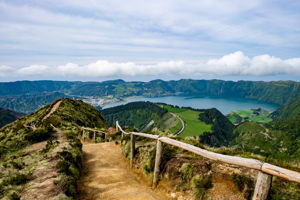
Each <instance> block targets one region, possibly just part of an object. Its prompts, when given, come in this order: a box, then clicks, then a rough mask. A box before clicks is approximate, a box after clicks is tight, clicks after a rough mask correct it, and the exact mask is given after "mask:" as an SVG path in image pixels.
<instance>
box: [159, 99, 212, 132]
mask: <svg viewBox="0 0 300 200" xmlns="http://www.w3.org/2000/svg"><path fill="white" fill-rule="evenodd" d="M161 105H162V106H163V107H164V108H166V109H167V110H168V111H170V112H172V113H175V114H176V115H178V116H179V117H180V118H181V119H182V120H183V121H184V124H185V129H184V131H183V132H182V133H181V134H180V135H179V137H189V136H201V135H202V134H203V133H204V132H209V133H211V132H212V130H211V126H212V125H211V124H206V123H205V122H203V121H200V120H199V114H200V112H199V111H197V110H192V109H188V108H178V107H173V106H171V105H164V104H161ZM177 124H178V125H177V126H176V127H174V128H172V129H171V131H172V132H175V133H176V132H177V131H178V130H180V128H181V126H182V125H181V123H180V121H179V122H178V123H177Z"/></svg>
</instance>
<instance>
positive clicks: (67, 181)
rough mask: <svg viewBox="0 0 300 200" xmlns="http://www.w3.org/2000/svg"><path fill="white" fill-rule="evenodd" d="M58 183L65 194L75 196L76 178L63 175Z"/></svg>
mask: <svg viewBox="0 0 300 200" xmlns="http://www.w3.org/2000/svg"><path fill="white" fill-rule="evenodd" d="M60 185H61V186H62V188H63V191H64V193H65V194H66V195H67V196H72V197H74V196H76V194H77V189H76V179H74V178H72V177H70V176H67V177H64V178H62V179H61V180H60Z"/></svg>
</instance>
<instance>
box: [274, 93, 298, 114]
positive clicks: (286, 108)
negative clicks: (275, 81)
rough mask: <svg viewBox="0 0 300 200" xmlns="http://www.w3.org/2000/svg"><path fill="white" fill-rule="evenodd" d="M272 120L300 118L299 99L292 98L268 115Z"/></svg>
mask: <svg viewBox="0 0 300 200" xmlns="http://www.w3.org/2000/svg"><path fill="white" fill-rule="evenodd" d="M270 116H271V117H272V118H274V119H288V118H292V117H299V116H300V97H298V98H294V99H292V100H290V101H289V102H287V103H286V104H284V105H283V106H281V107H280V108H278V109H277V110H276V111H275V112H273V113H272V114H271V115H270Z"/></svg>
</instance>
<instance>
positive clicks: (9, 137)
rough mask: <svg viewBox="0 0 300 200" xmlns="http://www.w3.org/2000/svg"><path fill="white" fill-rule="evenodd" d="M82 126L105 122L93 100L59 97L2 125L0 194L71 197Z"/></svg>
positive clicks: (2, 196)
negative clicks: (89, 102) (91, 103)
mask: <svg viewBox="0 0 300 200" xmlns="http://www.w3.org/2000/svg"><path fill="white" fill-rule="evenodd" d="M81 126H85V127H92V128H94V127H96V128H104V129H106V128H107V127H108V125H107V123H106V122H105V120H104V119H103V116H102V115H101V113H100V112H99V111H97V110H96V109H95V108H94V107H93V106H91V105H89V104H86V103H84V102H82V101H77V100H72V99H63V100H60V99H58V100H56V101H55V102H53V103H51V104H49V105H47V106H45V107H43V108H41V109H40V110H38V111H36V112H34V113H32V114H30V115H27V116H24V117H22V118H20V119H19V120H18V121H16V122H13V123H10V124H8V125H6V126H5V127H3V128H1V129H0V177H1V178H0V199H20V198H21V199H32V198H34V197H35V196H38V197H39V198H36V199H72V197H75V196H76V194H77V188H76V181H77V179H78V178H79V174H80V172H79V169H80V167H81V160H82V151H81V146H82V145H81V142H80V141H79V139H78V137H77V136H78V135H79V134H80V133H81V129H80V127H81ZM50 190H51V191H54V192H49V191H50ZM37 191H38V193H37Z"/></svg>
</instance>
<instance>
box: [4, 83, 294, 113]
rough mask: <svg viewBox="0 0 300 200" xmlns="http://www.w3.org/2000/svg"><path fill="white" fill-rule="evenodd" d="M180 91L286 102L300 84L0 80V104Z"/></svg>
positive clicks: (23, 106) (31, 105)
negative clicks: (1, 81) (59, 98)
mask: <svg viewBox="0 0 300 200" xmlns="http://www.w3.org/2000/svg"><path fill="white" fill-rule="evenodd" d="M179 94H183V95H191V96H211V97H221V98H229V97H230V98H232V97H235V98H245V99H256V100H259V101H265V102H269V103H274V104H280V105H283V104H284V103H286V102H288V101H290V100H292V99H293V98H296V97H299V96H300V83H299V82H294V81H272V82H263V81H238V82H234V81H222V80H191V79H182V80H178V81H163V80H153V81H150V82H125V81H123V80H112V81H105V82H67V81H17V82H7V83H0V107H4V108H9V109H12V110H15V111H18V112H24V113H30V112H33V111H35V110H37V109H39V108H40V107H41V106H44V105H46V104H48V103H50V102H52V101H53V100H54V99H55V98H58V97H62V96H65V97H66V96H67V97H75V98H79V99H84V97H102V98H103V97H112V98H115V99H122V98H125V97H131V96H146V97H156V96H167V95H179ZM43 96H45V98H43ZM51 96H52V97H51ZM19 105H20V106H19Z"/></svg>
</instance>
